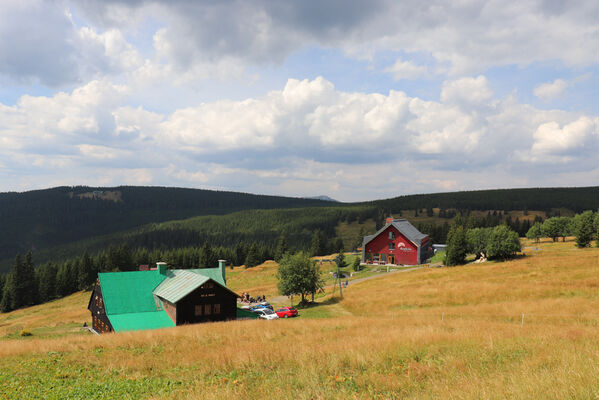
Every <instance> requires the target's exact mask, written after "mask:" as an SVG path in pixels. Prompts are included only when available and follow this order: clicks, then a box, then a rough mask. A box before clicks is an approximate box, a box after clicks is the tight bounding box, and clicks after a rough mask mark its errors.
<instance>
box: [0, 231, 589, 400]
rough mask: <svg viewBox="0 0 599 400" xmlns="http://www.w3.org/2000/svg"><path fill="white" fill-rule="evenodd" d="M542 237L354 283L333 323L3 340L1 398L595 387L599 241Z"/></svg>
mask: <svg viewBox="0 0 599 400" xmlns="http://www.w3.org/2000/svg"><path fill="white" fill-rule="evenodd" d="M527 245H528V244H527ZM532 246H533V248H535V247H539V249H540V250H539V251H535V252H532V251H531V250H530V249H528V250H525V251H526V252H527V254H528V253H530V255H527V256H526V257H523V258H519V259H517V260H513V261H509V262H506V263H485V264H480V265H472V266H464V267H456V268H440V269H420V270H414V271H410V272H405V273H392V274H388V275H385V276H382V277H380V278H375V279H372V280H368V281H364V282H361V283H358V284H355V285H353V286H352V285H350V286H349V287H348V288H347V290H345V292H344V294H345V296H344V299H343V300H341V301H339V302H331V301H330V299H325V300H328V303H327V304H328V305H324V306H321V307H325V308H327V307H328V308H329V309H334V310H337V311H339V312H338V313H337V314H336V315H340V316H338V317H334V318H329V319H324V320H323V319H308V318H305V317H300V318H297V319H293V320H281V321H272V322H267V321H234V322H227V323H213V324H203V325H192V326H183V327H177V328H173V329H165V330H158V331H147V332H133V333H122V334H109V335H104V336H99V337H98V336H90V335H87V336H85V335H78V336H67V337H63V338H50V339H39V338H36V337H35V335H34V337H33V338H28V339H20V338H19V339H4V340H0V371H1V372H0V385H2V386H0V387H1V388H2V389H3V390H0V398H11V396H12V397H13V398H14V397H21V398H36V396H37V397H39V393H40V391H42V390H43V388H49V387H52V391H51V394H52V396H46V397H54V398H61V397H63V398H64V397H70V398H84V397H88V398H89V397H94V394H96V397H99V398H120V397H128V398H161V399H162V398H168V399H187V398H205V399H222V398H233V397H235V398H249V399H254V398H265V399H270V398H279V399H329V398H343V399H346V398H356V399H372V398H380V399H393V398H396V399H403V398H414V399H421V398H422V399H424V398H427V399H428V398H456V399H481V398H483V399H503V398H521V399H529V398H543V399H564V398H581V399H582V398H584V399H588V398H597V397H599V330H598V329H597V325H598V324H599V312H598V311H597V310H598V309H599V308H598V306H599V293H598V288H599V277H598V276H599V275H598V274H597V272H598V270H599V249H597V248H592V249H584V250H578V249H576V248H575V247H574V245H573V243H572V242H566V243H561V242H560V243H541V244H539V245H536V244H533V245H532ZM248 271H249V270H248ZM267 271H269V268H267V267H266V266H265V267H264V270H263V271H262V272H264V273H265V272H267ZM253 273H255V274H257V275H260V270H255V271H253ZM249 274H250V273H248V275H249ZM253 279H254V278H251V279H250V278H247V280H246V281H247V282H253ZM231 280H232V281H233V280H234V279H233V278H231ZM82 296H83V295H82ZM82 300H83V297H81V298H80V299H78V300H77V299H71V300H69V301H72V302H73V304H72V305H71V307H72V306H74V303H75V302H76V301H82ZM85 305H86V304H81V305H80V307H81V308H85ZM67 309H68V307H65V308H64V309H63V311H65V312H66V310H67ZM341 311H342V312H341ZM522 313H525V323H524V325H523V326H522V325H521V318H520V316H521V314H522ZM341 314H348V315H341ZM362 314H363V315H364V316H362ZM441 315H443V316H444V319H443V320H441ZM0 318H4V315H2V316H0ZM55 318H56V317H55ZM13 319H17V318H16V317H13ZM0 321H4V320H2V319H0ZM98 393H102V396H100V395H97V394H98Z"/></svg>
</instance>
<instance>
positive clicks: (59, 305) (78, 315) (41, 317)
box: [0, 292, 91, 338]
mask: <svg viewBox="0 0 599 400" xmlns="http://www.w3.org/2000/svg"><path fill="white" fill-rule="evenodd" d="M89 296H90V293H89V292H78V293H75V294H73V295H71V296H68V297H66V298H64V299H60V300H55V301H51V302H48V303H45V304H40V305H37V306H33V307H29V308H25V309H22V310H16V311H12V312H10V313H5V314H0V338H2V337H3V336H6V335H15V334H18V333H19V332H20V331H21V330H23V329H26V330H30V331H32V332H33V333H34V335H35V334H36V333H38V332H39V331H40V330H41V331H42V332H43V334H44V335H52V334H65V333H77V332H80V331H81V329H79V328H80V327H81V326H82V325H83V323H84V322H87V324H88V325H89V324H90V322H91V316H90V314H89V311H88V310H87V303H88V301H89Z"/></svg>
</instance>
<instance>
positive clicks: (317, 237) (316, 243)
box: [310, 229, 325, 257]
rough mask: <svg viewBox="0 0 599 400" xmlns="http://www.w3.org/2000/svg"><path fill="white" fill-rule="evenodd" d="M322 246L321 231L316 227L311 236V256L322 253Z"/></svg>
mask: <svg viewBox="0 0 599 400" xmlns="http://www.w3.org/2000/svg"><path fill="white" fill-rule="evenodd" d="M324 247H325V246H324V238H323V237H322V233H320V229H317V230H316V231H314V235H313V236H312V245H311V246H310V255H311V256H312V257H315V256H322V255H324Z"/></svg>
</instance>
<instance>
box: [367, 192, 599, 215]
mask: <svg viewBox="0 0 599 400" xmlns="http://www.w3.org/2000/svg"><path fill="white" fill-rule="evenodd" d="M361 204H364V205H368V206H375V207H377V208H381V209H384V210H387V211H388V212H390V213H396V212H399V210H410V209H411V210H414V209H423V208H443V209H455V210H464V211H468V210H505V211H512V210H538V211H545V212H550V211H551V210H552V209H560V208H564V209H568V210H571V211H573V212H581V211H584V210H596V209H597V208H598V207H599V186H591V187H573V188H531V189H496V190H477V191H465V192H451V193H433V194H417V195H408V196H400V197H394V198H391V199H385V200H376V201H371V202H365V203H361Z"/></svg>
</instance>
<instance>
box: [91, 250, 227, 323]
mask: <svg viewBox="0 0 599 400" xmlns="http://www.w3.org/2000/svg"><path fill="white" fill-rule="evenodd" d="M237 298H238V296H237V294H236V293H234V292H233V291H231V290H230V289H228V288H227V287H226V279H225V266H224V260H221V261H220V262H219V268H202V269H191V270H167V269H166V264H164V263H158V267H157V268H156V269H154V270H147V269H145V270H143V271H131V272H109V273H100V274H98V280H97V282H96V285H95V286H94V290H93V291H92V295H91V298H90V301H89V304H88V309H89V311H90V312H91V314H92V321H93V329H94V330H95V331H96V332H98V333H105V332H112V331H114V332H120V331H128V330H141V329H157V328H165V327H171V326H177V325H183V324H195V323H200V322H209V321H226V320H231V319H236V317H237Z"/></svg>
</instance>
